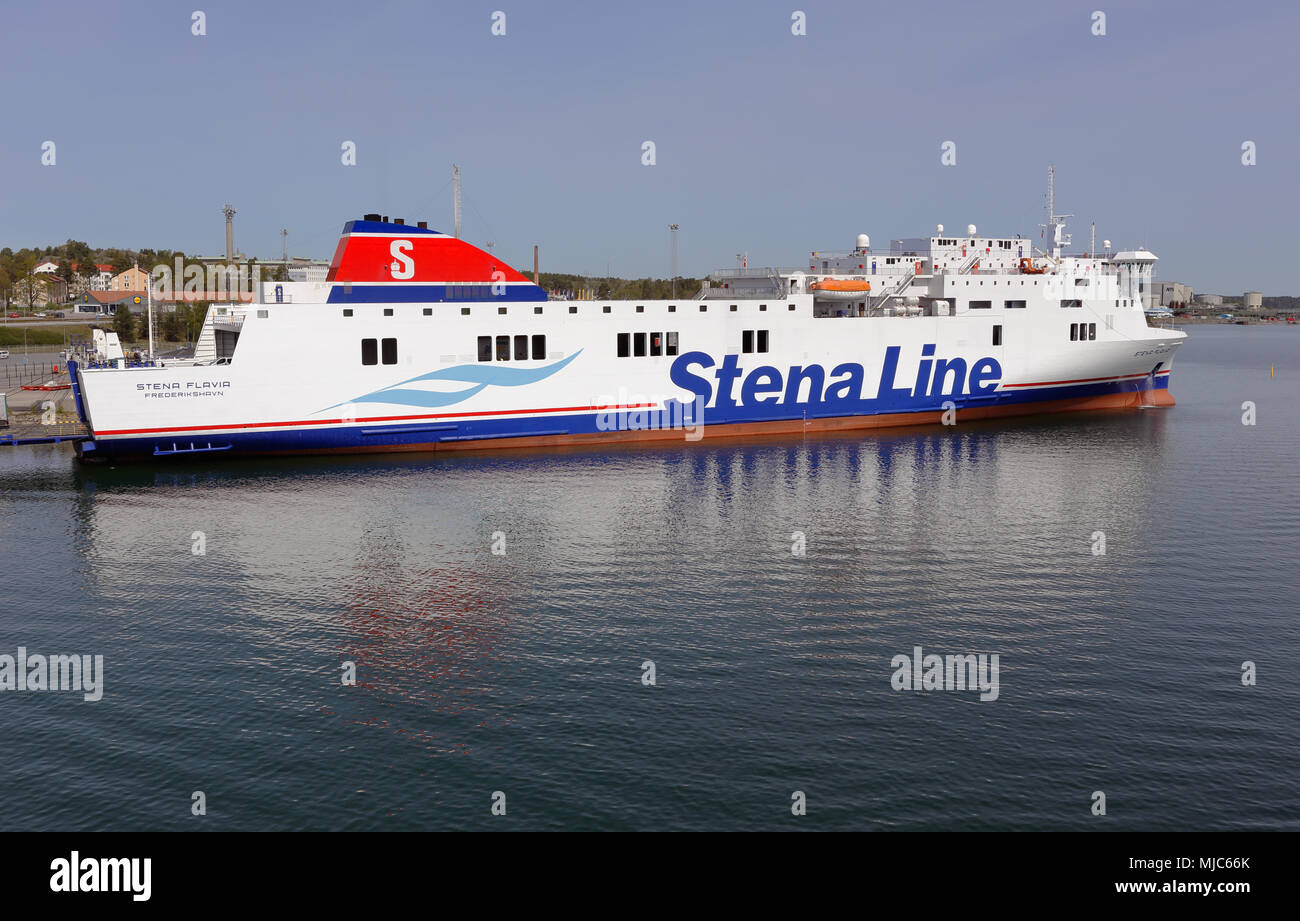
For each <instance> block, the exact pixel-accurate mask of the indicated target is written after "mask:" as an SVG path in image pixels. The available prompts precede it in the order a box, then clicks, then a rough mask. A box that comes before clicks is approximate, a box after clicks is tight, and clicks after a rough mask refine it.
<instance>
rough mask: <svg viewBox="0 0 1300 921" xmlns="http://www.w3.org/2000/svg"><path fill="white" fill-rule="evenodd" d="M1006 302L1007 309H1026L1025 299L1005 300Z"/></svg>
mask: <svg viewBox="0 0 1300 921" xmlns="http://www.w3.org/2000/svg"><path fill="white" fill-rule="evenodd" d="M1004 304H1005V306H1006V308H1007V310H1024V309H1025V302H1024V301H1005V302H1004Z"/></svg>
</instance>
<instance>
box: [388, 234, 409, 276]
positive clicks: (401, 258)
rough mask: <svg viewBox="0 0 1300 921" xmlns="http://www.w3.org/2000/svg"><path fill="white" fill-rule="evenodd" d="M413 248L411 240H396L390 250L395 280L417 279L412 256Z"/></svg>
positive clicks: (391, 266) (391, 267)
mask: <svg viewBox="0 0 1300 921" xmlns="http://www.w3.org/2000/svg"><path fill="white" fill-rule="evenodd" d="M412 248H413V247H412V245H411V241H410V240H394V241H393V245H392V246H390V247H389V248H388V251H389V252H390V253H391V254H392V256H393V264H392V265H390V266H389V268H390V269H392V272H393V277H394V278H397V279H402V280H405V279H407V278H413V277H415V260H414V259H412V258H411V256H410V251H411V249H412Z"/></svg>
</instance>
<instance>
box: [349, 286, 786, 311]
mask: <svg viewBox="0 0 1300 921" xmlns="http://www.w3.org/2000/svg"><path fill="white" fill-rule="evenodd" d="M485 287H491V286H490V285H488V286H485ZM464 300H470V298H464ZM739 309H740V308H739V307H738V306H737V305H736V304H732V305H731V312H732V313H735V312H736V311H737V310H739ZM758 309H759V310H760V311H766V310H767V305H766V304H759V305H758ZM789 309H790V310H792V311H793V310H794V309H795V305H794V304H790V305H789ZM470 310H471V308H469V307H462V308H460V315H461V316H462V317H468V316H470ZM508 310H509V308H507V307H498V308H497V313H498V314H500V315H501V316H506V312H507V311H508ZM708 310H709V305H708V304H700V313H707V312H708ZM577 312H578V305H577V304H570V305H569V313H577ZM601 312H602V313H612V312H613V308H612V307H610V305H609V304H605V305H604V306H603V307H602V308H601ZM636 312H637V313H645V305H644V304H637V305H636ZM668 312H669V313H676V312H677V305H676V304H669V305H668ZM423 313H424V316H426V317H431V316H433V308H432V307H425V308H424V310H423ZM533 313H536V314H540V313H542V308H541V307H534V308H533ZM355 315H356V314H355V312H354V311H353V308H351V307H344V308H343V316H345V317H351V316H355ZM392 315H393V308H392V307H385V308H384V316H386V317H391V316H392Z"/></svg>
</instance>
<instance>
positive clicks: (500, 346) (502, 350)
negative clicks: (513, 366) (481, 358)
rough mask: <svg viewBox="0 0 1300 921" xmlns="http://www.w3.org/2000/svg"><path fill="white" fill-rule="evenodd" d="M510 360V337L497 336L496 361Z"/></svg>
mask: <svg viewBox="0 0 1300 921" xmlns="http://www.w3.org/2000/svg"><path fill="white" fill-rule="evenodd" d="M509 360H510V337H509V336H497V361H509Z"/></svg>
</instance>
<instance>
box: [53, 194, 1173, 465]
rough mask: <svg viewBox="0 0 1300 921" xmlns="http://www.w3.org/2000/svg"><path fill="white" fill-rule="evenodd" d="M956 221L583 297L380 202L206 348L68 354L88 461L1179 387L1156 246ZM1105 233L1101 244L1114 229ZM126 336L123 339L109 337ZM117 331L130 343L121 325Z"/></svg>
mask: <svg viewBox="0 0 1300 921" xmlns="http://www.w3.org/2000/svg"><path fill="white" fill-rule="evenodd" d="M1048 212H1049V213H1048V223H1047V224H1046V225H1044V227H1045V230H1044V232H1043V239H1044V247H1045V248H1043V249H1040V248H1038V247H1035V246H1033V245H1032V241H1031V240H1029V239H1024V238H1022V237H1020V236H1019V235H1016V236H986V235H981V234H980V233H978V232H977V229H976V227H975V226H973V225H972V226H968V227H967V228H966V232H965V233H964V234H953V233H949V232H945V231H944V229H943V226H942V225H939V227H938V228H937V230H936V231H935V233H934V234H933V235H931V236H929V237H923V238H916V239H900V240H891V241H890V243H889V245H888V246H887V247H884V248H874V247H872V245H871V241H870V238H869V236H867V235H866V234H861V235H859V236H858V237H857V239H856V240H855V245H854V246H853V247H852V249H850V250H847V251H843V252H834V253H832V252H812V253H811V254H810V256H809V258H808V260H807V262H806V263H805V264H803V265H800V266H797V267H793V268H766V269H757V268H753V267H748V266H747V267H743V268H737V269H728V270H721V271H718V272H715V273H714V274H712V275H710V276H709V278H708V280H707V281H706V282H705V284H704V286H703V287H702V288H701V290H699V291H698V292H696V293H694V294H692V295H690V296H687V297H683V298H679V299H670V300H629V301H600V300H594V301H593V300H567V299H564V300H562V299H556V298H554V297H551V296H548V294H547V292H546V291H545V290H543V289H542V288H541V287H540V286H539V285H538V284H537V277H536V275H534V278H533V279H529V278H527V277H525V276H524V275H523V274H521V273H520V272H518V271H516V270H515V269H513V268H511V267H510V266H508V265H506V264H505V263H504V262H502V260H501V259H500V258H499V257H498V256H496V255H494V254H492V253H490V252H488V251H485V250H483V249H479V248H478V247H475V246H473V245H471V244H470V243H468V242H466V241H465V240H462V239H459V238H457V237H456V236H454V235H451V234H447V233H440V232H438V231H436V230H433V229H430V228H429V227H428V226H427V224H426V223H425V222H420V223H417V224H415V225H410V224H407V223H406V222H405V221H404V220H402V219H400V218H395V219H391V220H390V219H389V218H388V217H386V216H382V215H379V214H368V215H365V216H364V217H363V218H362V219H360V220H353V221H350V222H348V223H346V224H345V226H344V228H343V233H342V237H341V239H340V241H339V243H338V247H337V250H336V251H335V253H334V256H333V259H332V261H331V264H330V268H329V272H328V275H327V277H326V280H325V281H323V282H305V281H304V282H265V283H260V282H259V283H258V284H257V285H256V290H255V292H254V293H253V296H252V297H251V298H250V299H249V300H247V301H232V302H231V303H228V304H214V305H213V306H212V307H210V308H209V310H208V313H207V316H206V319H205V321H204V324H203V329H202V332H201V334H200V336H199V338H198V342H197V346H196V349H195V353H194V356H193V357H192V358H189V359H185V360H177V359H167V360H162V361H160V360H150V359H148V358H147V356H146V357H145V359H144V360H136V361H131V360H128V359H127V358H126V357H125V356H123V355H122V353H121V349H120V347H116V351H115V352H114V350H113V349H111V348H110V349H108V350H107V352H106V353H104V352H101V353H100V354H99V356H98V358H96V359H95V360H90V361H80V362H77V361H72V362H69V369H70V376H71V383H72V388H73V396H74V401H75V404H76V408H77V412H78V413H79V414H80V416H81V419H82V421H83V422H84V424H85V426H86V428H87V430H88V432H89V435H88V437H87V438H85V439H84V440H83V441H81V442H80V443H79V444H78V454H79V456H80V457H81V458H82V459H85V460H109V461H122V460H133V459H155V458H157V459H161V458H176V457H186V456H194V455H203V456H247V455H272V454H316V453H367V452H383V451H444V450H463V449H481V448H518V447H533V446H554V445H588V444H600V443H603V442H607V441H614V440H625V441H633V440H644V441H649V440H665V439H683V438H684V439H686V440H688V441H694V440H698V439H700V438H711V437H717V436H737V435H742V436H751V435H764V434H780V433H805V432H825V431H844V430H856V429H870V428H875V427H886V426H900V425H926V424H937V423H948V424H952V423H957V424H960V422H962V421H964V420H975V419H988V418H994V417H1004V416H1017V415H1023V414H1039V413H1059V412H1077V411H1087V410H1100V409H1114V408H1126V407H1128V408H1135V409H1136V408H1139V407H1142V408H1148V407H1151V406H1172V405H1173V402H1174V401H1173V398H1172V396H1171V395H1170V393H1169V378H1170V374H1171V372H1172V368H1173V358H1174V353H1175V352H1176V351H1177V350H1178V347H1179V346H1180V345H1181V344H1182V342H1183V339H1184V338H1185V337H1186V334H1185V333H1183V332H1180V331H1174V330H1170V329H1161V328H1158V327H1152V326H1149V325H1148V323H1147V318H1146V314H1145V312H1144V309H1143V304H1144V295H1145V294H1146V291H1147V289H1148V288H1149V286H1150V283H1151V279H1152V273H1153V267H1154V264H1155V262H1156V258H1157V257H1156V256H1155V255H1154V254H1153V253H1151V252H1149V251H1147V250H1146V249H1141V248H1138V249H1130V250H1125V251H1120V252H1102V253H1095V252H1087V253H1082V254H1075V255H1070V254H1067V253H1066V251H1065V248H1066V246H1067V244H1068V243H1069V236H1068V235H1067V234H1066V233H1065V232H1064V230H1065V220H1064V217H1062V216H1058V215H1054V214H1052V213H1051V208H1050V206H1049V209H1048ZM1106 248H1107V249H1109V246H1107V247H1106ZM109 338H110V339H111V337H109ZM111 344H112V345H113V346H116V343H111Z"/></svg>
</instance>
